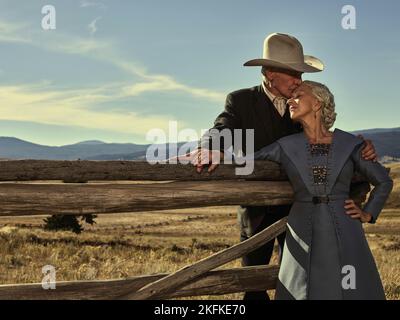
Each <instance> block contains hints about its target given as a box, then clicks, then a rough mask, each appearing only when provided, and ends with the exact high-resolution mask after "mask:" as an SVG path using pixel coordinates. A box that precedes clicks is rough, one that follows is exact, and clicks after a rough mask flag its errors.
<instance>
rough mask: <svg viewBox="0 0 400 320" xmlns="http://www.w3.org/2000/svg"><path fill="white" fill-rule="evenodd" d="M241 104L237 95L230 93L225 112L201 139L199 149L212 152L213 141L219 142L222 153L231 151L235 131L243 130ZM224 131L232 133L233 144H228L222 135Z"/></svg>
mask: <svg viewBox="0 0 400 320" xmlns="http://www.w3.org/2000/svg"><path fill="white" fill-rule="evenodd" d="M239 105H240V103H239V102H238V101H236V98H235V95H234V94H232V93H230V94H228V96H227V97H226V101H225V108H224V111H223V112H222V113H221V114H220V115H219V116H218V117H217V118H216V119H215V121H214V126H213V127H212V128H211V129H209V130H208V131H207V132H206V133H205V134H204V135H203V136H202V137H201V139H200V142H199V145H198V146H199V147H201V148H205V149H208V150H212V149H213V148H212V141H214V140H219V146H220V148H219V149H220V150H221V151H222V152H224V151H226V150H227V149H229V148H230V147H231V146H232V144H233V143H234V141H233V137H234V134H233V130H234V129H241V128H242V121H241V115H240V112H239ZM222 130H224V131H225V132H226V133H230V135H231V137H232V141H231V142H232V144H230V143H226V142H225V141H224V139H223V134H220V133H221V131H222Z"/></svg>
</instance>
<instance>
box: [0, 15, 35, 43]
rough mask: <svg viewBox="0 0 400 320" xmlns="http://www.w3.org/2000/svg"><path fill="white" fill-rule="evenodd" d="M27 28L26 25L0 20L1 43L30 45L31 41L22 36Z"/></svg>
mask: <svg viewBox="0 0 400 320" xmlns="http://www.w3.org/2000/svg"><path fill="white" fill-rule="evenodd" d="M26 27H27V26H26V25H25V24H16V23H10V22H7V21H2V20H0V42H15V43H30V42H31V40H30V39H28V38H26V37H24V36H22V35H21V34H22V33H23V31H24V29H26Z"/></svg>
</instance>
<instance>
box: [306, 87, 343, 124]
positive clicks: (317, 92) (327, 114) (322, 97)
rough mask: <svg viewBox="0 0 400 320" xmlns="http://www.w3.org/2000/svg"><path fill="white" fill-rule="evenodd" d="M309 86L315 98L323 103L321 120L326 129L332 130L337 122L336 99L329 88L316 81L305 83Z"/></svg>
mask: <svg viewBox="0 0 400 320" xmlns="http://www.w3.org/2000/svg"><path fill="white" fill-rule="evenodd" d="M303 83H304V84H306V85H307V86H309V87H310V88H311V90H312V93H313V94H314V96H315V97H316V98H317V99H318V101H320V102H321V120H322V124H323V125H324V127H325V128H326V129H330V128H331V127H332V126H333V124H334V123H335V120H336V112H335V98H334V96H333V94H332V93H331V92H330V91H329V89H328V87H327V86H325V85H324V84H322V83H319V82H315V81H309V80H306V81H303Z"/></svg>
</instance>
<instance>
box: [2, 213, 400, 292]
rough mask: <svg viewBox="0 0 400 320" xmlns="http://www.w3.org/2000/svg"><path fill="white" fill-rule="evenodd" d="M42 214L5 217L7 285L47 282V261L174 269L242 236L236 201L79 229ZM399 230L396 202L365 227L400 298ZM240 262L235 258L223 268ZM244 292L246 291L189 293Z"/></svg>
mask: <svg viewBox="0 0 400 320" xmlns="http://www.w3.org/2000/svg"><path fill="white" fill-rule="evenodd" d="M41 219H42V217H14V218H0V250H1V252H2V255H0V270H2V272H1V273H0V283H1V284H5V283H27V282H40V281H41V279H42V274H41V268H42V266H44V265H46V264H50V265H53V266H55V267H56V270H57V280H58V281H63V280H93V279H115V278H123V277H128V276H135V275H143V274H154V273H164V272H172V271H175V270H177V269H179V268H181V267H183V266H185V265H188V264H191V263H193V262H195V261H198V260H200V259H202V258H204V257H206V256H209V255H211V254H213V253H215V252H217V251H220V250H222V249H224V248H226V247H227V246H231V245H233V244H235V243H237V242H238V241H239V233H238V227H237V223H236V207H223V208H217V207H210V208H199V209H183V210H168V211H163V212H153V213H145V212H144V213H133V214H118V215H100V216H99V217H98V218H97V224H96V225H94V226H86V229H85V231H84V232H83V233H82V234H80V235H76V234H73V233H71V232H49V231H43V230H41V229H40V225H41V223H42V222H41ZM399 231H400V210H397V209H387V210H385V211H384V212H383V213H382V216H381V217H380V219H379V221H378V223H377V224H376V225H374V226H372V225H370V226H366V232H367V238H368V241H369V243H370V246H371V250H372V252H373V254H374V256H375V259H376V262H377V264H378V267H379V270H380V273H381V277H382V280H383V282H384V286H385V291H386V294H387V298H388V299H400V270H399V268H398V266H399V265H400V252H399V249H400V236H399V235H400V233H399ZM276 261H277V256H276V252H275V254H274V257H273V262H274V263H276ZM240 265H241V263H240V260H236V261H233V262H231V263H229V264H227V265H225V266H224V267H239V266H240ZM271 294H273V292H271ZM241 298H242V293H237V294H229V295H223V296H203V297H191V298H188V299H241Z"/></svg>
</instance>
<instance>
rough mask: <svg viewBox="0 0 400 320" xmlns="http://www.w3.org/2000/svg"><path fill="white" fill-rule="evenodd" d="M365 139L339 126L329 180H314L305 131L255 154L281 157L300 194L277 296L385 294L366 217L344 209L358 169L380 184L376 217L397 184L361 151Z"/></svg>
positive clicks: (368, 208) (374, 195)
mask: <svg viewBox="0 0 400 320" xmlns="http://www.w3.org/2000/svg"><path fill="white" fill-rule="evenodd" d="M362 144H363V140H361V139H360V138H357V137H355V136H354V135H352V134H350V133H347V132H344V131H342V130H339V129H335V131H334V133H333V141H332V144H331V146H330V151H329V155H328V156H327V158H326V160H327V161H326V164H327V169H328V174H327V181H326V184H325V185H318V184H315V183H314V177H313V174H312V157H311V153H310V150H309V147H310V146H309V144H308V141H307V138H306V136H305V134H304V133H303V132H301V133H298V134H294V135H290V136H286V137H284V138H281V139H279V140H278V141H277V142H275V143H273V144H270V145H268V146H266V147H264V148H263V149H261V150H259V151H258V152H256V153H255V154H254V157H255V159H265V160H271V161H275V162H279V163H280V164H281V165H282V166H283V168H284V169H285V170H286V173H287V175H288V178H289V180H290V183H291V185H292V186H293V190H294V195H295V198H294V199H295V201H294V203H293V205H292V208H291V211H290V214H289V216H288V225H287V232H286V240H285V247H284V251H283V256H282V262H281V268H280V271H279V280H278V283H277V288H276V295H275V299H299V300H301V299H385V294H384V290H383V287H382V282H381V280H380V277H379V273H378V270H377V267H376V264H375V261H374V258H373V256H372V254H371V251H370V249H369V246H368V243H367V240H366V238H365V234H364V230H363V227H362V223H361V222H360V221H359V220H358V219H353V218H351V217H350V216H348V215H347V214H346V211H345V209H344V205H345V203H344V200H345V199H349V189H350V182H351V179H352V177H353V173H354V171H355V170H356V171H358V172H360V173H361V174H363V175H364V176H365V177H366V178H367V179H368V180H369V182H370V183H371V184H372V185H374V189H373V190H372V191H371V194H370V196H369V199H368V201H367V203H366V205H365V206H364V208H363V210H364V211H365V212H368V213H370V214H372V216H373V220H372V223H375V221H376V219H377V217H378V215H379V213H380V212H381V210H382V208H383V206H384V203H385V201H386V200H387V198H388V196H389V194H390V192H391V190H392V187H393V181H392V180H391V179H390V177H389V175H388V173H387V171H386V169H385V168H384V167H383V166H381V165H380V164H379V163H377V162H373V161H366V160H364V159H363V158H362V157H361V154H360V151H361V149H362V147H363V145H362ZM326 195H328V196H330V197H331V200H330V201H329V202H328V203H319V204H314V203H313V202H312V197H315V196H326Z"/></svg>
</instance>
